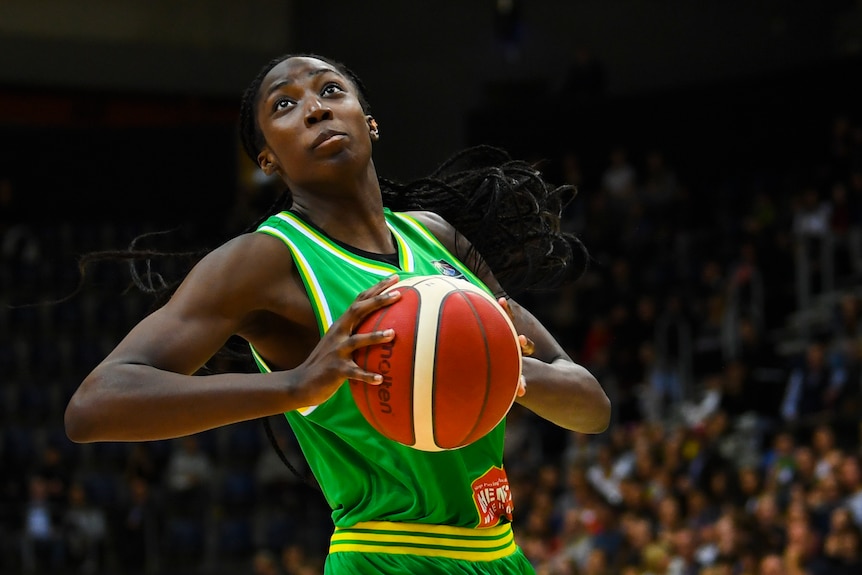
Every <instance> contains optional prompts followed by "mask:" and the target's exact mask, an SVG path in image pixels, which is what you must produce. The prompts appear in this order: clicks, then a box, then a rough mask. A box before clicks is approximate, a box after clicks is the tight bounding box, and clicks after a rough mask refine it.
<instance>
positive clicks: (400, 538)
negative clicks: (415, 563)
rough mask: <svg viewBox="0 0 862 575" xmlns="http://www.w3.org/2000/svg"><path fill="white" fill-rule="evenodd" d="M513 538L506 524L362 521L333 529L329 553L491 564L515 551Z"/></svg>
mask: <svg viewBox="0 0 862 575" xmlns="http://www.w3.org/2000/svg"><path fill="white" fill-rule="evenodd" d="M516 549H517V546H516V545H515V538H514V535H513V534H512V526H511V525H510V524H508V523H506V524H503V525H498V526H496V527H490V528H487V529H471V528H469V527H452V526H449V525H425V524H418V523H393V522H388V521H364V522H360V523H357V524H356V525H353V526H352V527H336V528H335V533H333V535H332V539H331V540H330V545H329V552H330V553H339V552H341V553H343V552H350V551H353V552H359V553H390V554H396V555H421V556H425V557H447V558H450V559H463V560H467V561H494V560H496V559H502V558H503V557H507V556H509V555H511V554H512V553H514V552H515V550H516Z"/></svg>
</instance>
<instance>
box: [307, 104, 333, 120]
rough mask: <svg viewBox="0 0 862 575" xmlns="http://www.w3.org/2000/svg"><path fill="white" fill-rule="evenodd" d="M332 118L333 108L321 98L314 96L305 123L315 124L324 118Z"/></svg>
mask: <svg viewBox="0 0 862 575" xmlns="http://www.w3.org/2000/svg"><path fill="white" fill-rule="evenodd" d="M331 119H332V110H330V109H329V107H328V106H326V104H325V103H324V102H322V101H321V100H320V99H319V98H312V99H311V100H310V102H309V104H308V108H307V109H306V112H305V125H306V126H313V125H314V124H316V123H318V122H322V121H323V120H331Z"/></svg>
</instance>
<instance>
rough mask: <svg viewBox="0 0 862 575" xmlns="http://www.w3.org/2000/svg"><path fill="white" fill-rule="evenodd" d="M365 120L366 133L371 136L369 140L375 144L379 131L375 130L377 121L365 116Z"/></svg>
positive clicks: (372, 117) (378, 137)
mask: <svg viewBox="0 0 862 575" xmlns="http://www.w3.org/2000/svg"><path fill="white" fill-rule="evenodd" d="M365 119H366V121H367V122H368V132H369V133H370V134H371V140H372V141H374V142H376V141H377V140H379V139H380V130H379V129H378V128H377V120H375V119H374V116H365Z"/></svg>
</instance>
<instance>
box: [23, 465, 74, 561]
mask: <svg viewBox="0 0 862 575" xmlns="http://www.w3.org/2000/svg"><path fill="white" fill-rule="evenodd" d="M61 514H62V509H58V508H57V506H56V505H54V504H52V503H51V499H50V495H49V487H48V483H47V481H46V480H45V479H44V478H43V477H41V476H39V475H33V476H31V477H30V481H29V492H28V498H27V501H26V503H25V505H24V517H23V519H24V526H23V529H22V535H21V564H22V566H23V567H24V571H26V572H34V571H40V570H43V569H44V570H47V571H49V572H59V571H62V570H63V568H64V565H65V561H66V549H65V546H64V542H63V531H62V523H61V521H62V517H61Z"/></svg>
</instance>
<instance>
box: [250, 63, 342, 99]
mask: <svg viewBox="0 0 862 575" xmlns="http://www.w3.org/2000/svg"><path fill="white" fill-rule="evenodd" d="M326 72H332V73H333V74H337V75H339V76H341V74H340V73H339V72H338V70H334V69H332V68H314V69H313V70H310V71H309V72H308V74H306V76H307V77H309V78H313V77H314V76H320V75H321V74H325V73H326ZM293 83H294V80H293V78H285V79H283V80H278V81H277V82H273V83H272V85H271V86H270V87H269V89H268V90H267V91H266V94H264V96H263V98H264V100H266V99H267V98H269V97H270V95H271V94H272V93H273V92H275V91H276V90H278V89H279V88H282V87H284V86H289V85H291V84H293Z"/></svg>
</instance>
